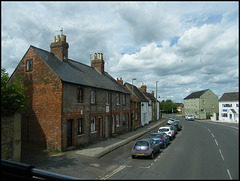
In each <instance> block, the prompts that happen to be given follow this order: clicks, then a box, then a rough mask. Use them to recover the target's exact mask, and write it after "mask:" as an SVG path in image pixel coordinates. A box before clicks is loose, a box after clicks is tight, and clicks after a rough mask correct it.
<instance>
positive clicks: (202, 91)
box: [184, 89, 209, 100]
mask: <svg viewBox="0 0 240 181" xmlns="http://www.w3.org/2000/svg"><path fill="white" fill-rule="evenodd" d="M207 90H209V89H206V90H201V91H197V92H193V93H191V94H190V95H188V96H187V97H185V98H184V100H185V99H193V98H200V97H201V95H203V94H204V93H205V92H206V91H207Z"/></svg>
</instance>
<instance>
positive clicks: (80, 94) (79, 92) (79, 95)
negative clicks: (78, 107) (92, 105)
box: [77, 87, 83, 103]
mask: <svg viewBox="0 0 240 181" xmlns="http://www.w3.org/2000/svg"><path fill="white" fill-rule="evenodd" d="M77 102H78V103H83V89H82V88H80V87H78V90H77Z"/></svg>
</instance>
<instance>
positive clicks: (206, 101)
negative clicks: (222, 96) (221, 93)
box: [199, 90, 219, 119]
mask: <svg viewBox="0 0 240 181" xmlns="http://www.w3.org/2000/svg"><path fill="white" fill-rule="evenodd" d="M199 101H200V102H199V105H200V114H202V115H201V117H200V119H210V116H211V115H212V116H213V114H214V113H218V112H219V109H218V106H219V105H218V96H217V95H215V94H214V93H213V92H212V91H211V90H207V91H206V92H205V93H204V94H203V95H202V96H201V97H200V100H199ZM202 110H203V111H202Z"/></svg>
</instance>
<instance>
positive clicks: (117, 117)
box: [116, 115, 120, 127]
mask: <svg viewBox="0 0 240 181" xmlns="http://www.w3.org/2000/svg"><path fill="white" fill-rule="evenodd" d="M116 121H117V127H119V126H120V121H119V115H117V116H116Z"/></svg>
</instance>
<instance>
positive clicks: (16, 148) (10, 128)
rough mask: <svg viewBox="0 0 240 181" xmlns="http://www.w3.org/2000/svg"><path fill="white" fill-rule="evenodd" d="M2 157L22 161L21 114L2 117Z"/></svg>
mask: <svg viewBox="0 0 240 181" xmlns="http://www.w3.org/2000/svg"><path fill="white" fill-rule="evenodd" d="M1 158H2V159H5V160H12V161H16V162H20V159H21V115H20V114H19V113H15V114H14V115H13V116H8V117H1Z"/></svg>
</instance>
